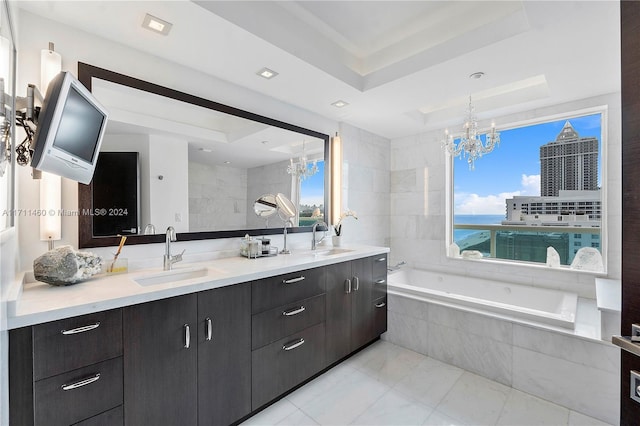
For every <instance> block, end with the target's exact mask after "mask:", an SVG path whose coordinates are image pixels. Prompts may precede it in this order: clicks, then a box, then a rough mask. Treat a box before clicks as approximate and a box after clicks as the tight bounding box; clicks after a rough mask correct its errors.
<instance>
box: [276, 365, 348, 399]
mask: <svg viewBox="0 0 640 426" xmlns="http://www.w3.org/2000/svg"><path fill="white" fill-rule="evenodd" d="M356 371H357V370H356V369H355V368H353V367H351V366H350V365H345V364H344V363H343V364H339V365H336V366H335V367H333V368H332V369H331V370H329V371H327V372H326V373H324V374H323V375H321V376H319V377H316V378H315V379H313V380H312V381H311V382H309V383H307V384H306V385H304V386H303V387H301V388H299V389H297V390H295V391H294V392H292V393H290V394H289V395H287V396H286V397H285V398H286V399H287V400H289V401H290V402H292V403H293V404H294V405H295V406H296V407H298V408H300V407H302V406H304V405H305V404H307V403H308V402H310V401H313V400H314V399H316V398H318V397H320V396H321V395H323V394H324V393H325V392H327V391H328V390H330V389H331V388H332V387H334V386H335V385H337V384H339V383H340V382H342V381H344V380H347V379H348V378H349V376H350V375H351V374H353V373H354V372H356Z"/></svg>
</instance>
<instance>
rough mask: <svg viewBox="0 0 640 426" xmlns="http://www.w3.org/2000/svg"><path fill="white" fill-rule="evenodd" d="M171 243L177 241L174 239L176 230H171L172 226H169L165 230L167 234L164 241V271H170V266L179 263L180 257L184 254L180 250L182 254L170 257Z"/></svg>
mask: <svg viewBox="0 0 640 426" xmlns="http://www.w3.org/2000/svg"><path fill="white" fill-rule="evenodd" d="M172 241H178V239H177V238H176V230H175V229H173V226H170V227H168V228H167V234H166V237H165V240H164V262H163V268H164V270H165V271H170V270H171V267H172V265H173V264H174V263H176V262H180V261H181V260H182V255H183V254H184V250H182V253H180V254H176V255H175V256H171V242H172Z"/></svg>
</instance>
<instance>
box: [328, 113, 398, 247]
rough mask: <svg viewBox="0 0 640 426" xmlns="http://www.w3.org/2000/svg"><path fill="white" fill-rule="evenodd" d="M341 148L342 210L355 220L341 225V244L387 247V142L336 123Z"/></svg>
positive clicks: (344, 124) (388, 146)
mask: <svg viewBox="0 0 640 426" xmlns="http://www.w3.org/2000/svg"><path fill="white" fill-rule="evenodd" d="M340 135H341V137H342V145H343V160H344V162H343V177H342V207H343V210H347V209H351V210H355V211H356V213H357V214H358V220H353V219H352V218H347V219H346V220H345V222H344V223H343V224H344V226H343V237H342V239H343V242H345V243H347V244H348V243H352V244H354V243H355V244H369V245H376V246H385V247H389V245H390V235H391V234H390V227H389V223H390V214H391V213H390V195H389V192H390V175H389V161H390V141H389V139H386V138H383V137H382V136H378V135H375V134H373V133H370V132H367V131H365V130H362V129H359V128H357V127H354V126H350V125H348V124H346V123H341V124H340Z"/></svg>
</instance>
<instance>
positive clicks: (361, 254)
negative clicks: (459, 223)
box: [7, 246, 390, 330]
mask: <svg viewBox="0 0 640 426" xmlns="http://www.w3.org/2000/svg"><path fill="white" fill-rule="evenodd" d="M345 248H346V249H350V250H352V251H351V252H348V253H342V254H338V255H333V256H323V257H316V256H313V254H311V255H306V256H305V255H301V256H300V257H299V258H296V257H294V256H292V255H280V256H277V257H276V258H274V259H277V258H278V257H280V258H281V261H280V262H279V264H276V265H273V264H271V265H270V264H269V262H268V261H267V262H265V260H267V259H245V258H239V257H231V258H226V259H217V260H212V261H207V262H197V263H189V264H184V265H181V266H183V267H185V268H191V267H193V266H205V267H211V268H213V269H216V268H219V269H223V267H224V263H225V262H238V261H239V260H238V259H240V261H242V262H244V261H246V262H253V263H249V264H247V265H251V266H252V267H255V266H256V265H260V266H264V267H261V268H258V269H255V268H254V270H251V268H249V271H244V272H242V273H235V274H233V273H232V274H228V275H226V276H223V277H221V278H217V279H211V277H204V278H199V279H192V280H189V281H188V282H185V283H182V284H180V285H176V286H171V285H168V284H163V285H158V286H154V287H149V288H141V287H139V286H138V285H137V284H135V283H133V280H132V279H131V277H135V276H139V275H141V274H144V273H145V272H148V273H157V272H158V271H157V270H155V269H154V270H150V271H135V272H132V273H131V274H126V275H121V276H119V277H104V276H103V277H97V278H95V279H92V280H88V281H86V282H84V283H79V284H75V285H73V286H67V287H53V286H49V285H47V284H40V283H37V284H36V285H35V287H34V288H35V289H36V290H35V291H40V292H50V293H52V294H54V295H55V296H56V297H57V298H59V299H63V300H64V302H62V305H58V306H54V307H52V308H51V309H47V308H38V306H37V305H38V304H46V303H45V302H42V301H39V300H37V298H36V299H34V300H29V296H30V294H31V293H30V288H29V287H26V288H24V283H25V276H27V275H28V272H26V273H25V272H23V273H21V274H19V276H18V277H17V279H16V282H17V284H21V285H17V284H16V287H19V288H17V289H16V288H14V289H13V294H12V296H13V299H12V300H8V304H9V306H11V308H10V309H8V311H7V329H9V330H11V329H16V328H20V327H25V326H31V325H35V324H41V323H45V322H50V321H56V320H60V319H65V318H70V317H74V316H79V315H86V314H91V313H94V312H100V311H106V310H110V309H117V308H122V307H125V306H131V305H136V304H140V303H145V302H152V301H155V300H161V299H166V298H169V297H176V296H182V295H186V294H191V293H196V292H200V291H206V290H211V289H215V288H220V287H225V286H229V285H234V284H239V283H244V282H250V281H255V280H259V279H263V278H268V277H272V276H276V275H282V274H287V273H291V272H297V271H301V270H305V269H313V268H317V267H322V266H327V265H332V264H336V263H341V262H348V261H351V260H356V259H361V258H365V257H369V256H376V255H379V254H385V253H389V252H390V249H389V248H388V247H377V246H353V247H348V246H347V247H345ZM292 260H293V261H292ZM295 260H299V262H295ZM261 262H264V263H262V264H261ZM230 269H232V268H230ZM160 272H161V271H160ZM127 276H130V277H127ZM127 279H128V281H130V282H131V284H130V287H131V288H130V290H131V292H130V293H129V294H126V290H127V289H126V288H124V290H121V291H120V294H117V295H114V296H113V297H110V296H105V297H99V296H93V297H90V298H88V300H84V298H83V297H82V295H83V294H82V293H83V291H87V289H89V291H92V292H93V293H98V294H99V293H101V292H102V293H108V292H109V288H108V287H106V286H108V285H109V283H110V282H113V283H115V282H117V283H119V284H122V283H123V282H125V283H126V281H125V280H127ZM109 280H111V281H109ZM115 280H118V281H115ZM105 287H106V288H105ZM31 292H32V293H33V292H34V290H31ZM25 299H27V300H25ZM65 303H66V304H65Z"/></svg>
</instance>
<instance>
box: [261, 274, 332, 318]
mask: <svg viewBox="0 0 640 426" xmlns="http://www.w3.org/2000/svg"><path fill="white" fill-rule="evenodd" d="M324 271H325V268H315V269H307V270H305V271H299V272H292V273H290V274H285V275H278V276H276V277H270V278H265V279H262V280H259V281H254V282H253V283H252V284H251V313H252V314H257V313H259V312H264V311H267V310H269V309H273V308H276V307H278V306H282V305H288V304H289V303H294V302H296V301H297V300H303V299H308V298H310V297H313V296H316V295H318V294H322V293H324V292H325V278H324V277H325V272H324Z"/></svg>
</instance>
